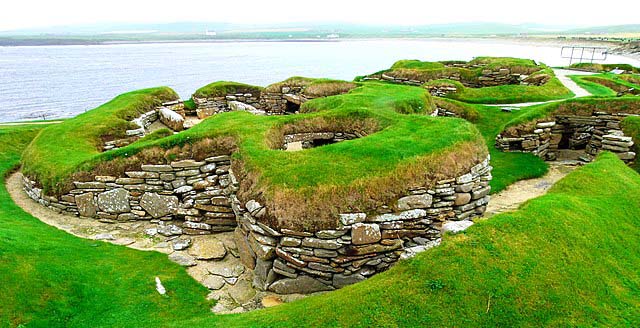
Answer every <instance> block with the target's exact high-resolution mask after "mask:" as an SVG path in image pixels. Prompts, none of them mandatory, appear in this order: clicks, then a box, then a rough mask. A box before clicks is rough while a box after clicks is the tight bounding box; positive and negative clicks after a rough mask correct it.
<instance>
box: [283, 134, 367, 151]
mask: <svg viewBox="0 0 640 328" xmlns="http://www.w3.org/2000/svg"><path fill="white" fill-rule="evenodd" d="M361 137H362V135H359V134H357V133H350V132H308V133H295V134H287V135H285V136H284V144H283V146H282V149H283V150H302V149H309V148H314V147H317V146H320V145H326V144H333V143H337V142H341V141H345V140H353V139H357V138H361Z"/></svg>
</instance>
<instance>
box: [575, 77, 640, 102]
mask: <svg viewBox="0 0 640 328" xmlns="http://www.w3.org/2000/svg"><path fill="white" fill-rule="evenodd" d="M571 79H573V80H574V81H575V82H576V83H577V84H578V85H579V86H581V87H582V88H584V89H585V90H587V91H589V92H590V93H591V94H593V95H596V96H624V95H640V75H636V74H620V75H616V74H611V73H603V74H595V75H589V76H584V75H574V76H572V77H571Z"/></svg>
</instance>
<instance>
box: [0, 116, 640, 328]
mask: <svg viewBox="0 0 640 328" xmlns="http://www.w3.org/2000/svg"><path fill="white" fill-rule="evenodd" d="M3 132H4V133H3ZM37 133H38V128H33V127H28V128H14V127H12V128H6V129H0V141H2V142H0V159H1V161H0V174H1V176H3V177H4V176H5V175H6V174H7V172H9V171H10V170H11V169H12V168H14V167H15V166H16V165H18V161H19V156H20V151H21V149H22V148H23V147H25V146H26V145H27V143H28V142H29V141H30V139H31V138H32V137H33V136H35V134H37ZM3 180H4V179H3ZM621 186H624V188H621ZM639 190H640V176H639V175H638V174H637V173H635V172H633V171H632V170H630V169H629V168H627V167H626V166H625V165H624V164H623V163H622V162H621V161H619V160H618V159H617V158H615V156H614V155H612V154H610V153H605V154H602V155H600V156H599V158H598V159H597V161H596V162H595V163H592V164H589V165H587V166H585V167H583V168H580V169H578V170H577V171H575V172H573V173H571V174H570V175H569V176H567V177H566V178H565V179H563V180H562V181H560V182H559V183H558V184H556V185H555V186H554V187H553V188H552V189H551V190H550V192H549V193H548V194H547V195H545V196H543V197H540V198H538V199H534V200H532V201H529V202H527V203H526V204H525V205H523V206H522V208H521V209H520V210H518V211H517V212H513V213H506V214H501V215H498V216H495V217H493V218H492V219H491V220H487V221H482V222H480V223H478V224H476V225H475V226H473V227H471V228H470V229H469V230H467V231H466V232H464V233H462V234H458V235H453V236H447V237H446V238H445V241H444V242H443V244H442V245H441V246H439V247H437V248H434V249H432V250H430V251H428V252H425V253H422V254H420V255H418V256H417V257H416V258H414V259H412V260H409V261H404V262H401V263H399V264H397V265H396V266H394V267H393V268H392V269H391V270H389V271H388V272H385V273H382V274H379V275H376V276H375V277H373V278H371V279H369V280H367V281H365V282H363V283H359V284H356V285H352V286H349V287H346V288H344V289H342V290H339V291H336V292H332V293H329V294H325V295H323V296H315V297H310V298H307V299H305V300H301V301H298V302H294V303H290V304H285V305H281V306H278V307H275V308H270V309H265V310H260V311H255V312H251V313H247V314H241V315H225V316H217V315H214V314H211V313H210V312H209V311H208V305H207V304H206V302H205V301H204V295H205V294H206V292H205V291H204V288H203V287H201V286H199V285H198V284H197V283H196V282H195V281H194V280H192V279H191V278H189V277H188V276H187V274H186V273H185V271H184V269H182V268H180V267H178V266H177V265H175V264H173V263H170V262H169V261H168V260H167V258H166V256H165V255H162V254H158V253H155V252H140V251H135V250H130V249H127V248H125V247H121V246H113V245H109V244H106V243H103V242H97V241H89V240H81V239H78V238H75V237H73V236H71V235H68V234H66V233H64V232H61V231H59V230H57V229H55V228H52V227H49V226H47V225H45V224H43V223H41V222H39V221H38V220H36V219H34V218H33V217H31V216H29V215H28V214H26V213H24V212H23V211H22V210H21V209H20V208H18V207H17V206H16V205H14V204H13V203H12V201H11V199H10V198H9V196H8V194H7V191H6V189H5V187H4V183H2V186H0V221H1V223H2V224H0V240H2V243H0V263H2V265H0V280H1V281H2V282H3V293H0V304H3V306H2V307H0V325H8V326H17V325H19V324H26V325H27V326H30V327H123V326H140V327H159V326H178V327H184V326H221V327H264V326H287V327H293V326H354V327H370V326H402V327H410V326H412V327H413V326H447V327H451V326H465V327H487V326H491V327H495V326H519V327H539V326H609V327H611V326H623V327H634V326H638V325H639V324H640V310H639V309H640V271H638V270H637V268H638V266H639V265H640V220H639V218H640V213H639V209H640V198H638V197H637V191H639ZM155 276H159V277H161V279H162V280H163V283H164V284H165V286H166V287H167V289H168V290H169V294H168V296H164V297H163V296H160V295H159V294H157V293H156V292H155V290H154V286H153V278H154V277H155Z"/></svg>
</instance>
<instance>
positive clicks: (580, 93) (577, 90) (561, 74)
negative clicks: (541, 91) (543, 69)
mask: <svg viewBox="0 0 640 328" xmlns="http://www.w3.org/2000/svg"><path fill="white" fill-rule="evenodd" d="M553 73H555V74H556V77H558V80H560V82H562V84H564V86H565V87H566V88H567V89H569V90H571V92H573V93H574V94H575V95H576V96H575V97H576V98H578V97H588V96H591V93H590V92H589V91H587V90H585V89H583V88H582V87H580V86H579V85H578V84H577V83H575V82H574V81H573V80H572V79H571V78H570V77H569V75H593V74H595V73H591V72H583V71H574V70H568V69H554V70H553Z"/></svg>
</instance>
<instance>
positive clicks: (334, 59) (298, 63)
mask: <svg viewBox="0 0 640 328" xmlns="http://www.w3.org/2000/svg"><path fill="white" fill-rule="evenodd" d="M476 56H512V57H523V58H531V59H535V60H538V61H541V62H544V63H546V64H548V65H552V66H560V65H566V64H568V60H566V59H563V58H561V56H560V47H559V46H554V45H548V46H534V45H525V44H519V43H509V42H498V41H488V40H354V41H350V40H349V41H336V42H326V41H325V42H320V41H319V42H218V43H164V44H113V45H91V46H41V47H0V122H11V121H18V120H26V119H43V118H44V119H53V118H61V117H71V116H74V115H77V114H79V113H82V112H84V111H87V110H90V109H92V108H95V107H97V106H99V105H100V104H102V103H105V102H106V101H108V100H110V99H112V98H113V97H115V96H117V95H118V94H121V93H124V92H127V91H131V90H135V89H141V88H147V87H154V86H161V85H166V86H170V87H172V88H173V89H174V90H176V91H177V92H178V93H179V94H180V96H181V97H182V98H183V99H188V98H189V97H190V96H191V94H192V93H193V92H194V91H195V90H196V89H198V88H199V87H201V86H203V85H206V84H208V83H210V82H213V81H219V80H229V81H238V82H244V83H249V84H254V85H262V86H266V85H268V84H271V83H274V82H278V81H281V80H284V79H286V78H287V77H290V76H296V75H298V76H308V77H328V78H336V79H345V80H352V79H353V78H354V77H355V76H357V75H364V74H368V73H373V72H376V71H379V70H381V69H384V68H388V67H389V66H391V64H392V63H393V62H395V61H396V60H399V59H421V60H453V59H457V60H470V59H472V58H473V57H476ZM607 62H611V63H629V64H634V65H636V66H640V62H638V61H635V60H632V59H629V58H625V57H620V56H609V58H608V60H607Z"/></svg>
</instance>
